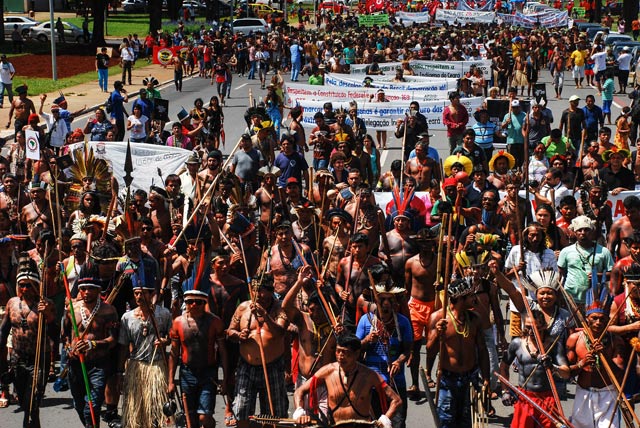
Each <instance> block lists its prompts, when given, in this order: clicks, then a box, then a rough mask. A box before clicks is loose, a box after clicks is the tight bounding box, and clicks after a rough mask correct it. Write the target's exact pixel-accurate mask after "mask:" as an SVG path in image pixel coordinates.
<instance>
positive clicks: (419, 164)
mask: <svg viewBox="0 0 640 428" xmlns="http://www.w3.org/2000/svg"><path fill="white" fill-rule="evenodd" d="M427 149H428V147H426V146H425V144H424V143H422V142H420V141H418V142H417V143H416V148H415V151H416V157H415V158H410V159H409V160H407V163H406V165H405V173H406V174H407V175H410V176H411V177H413V178H415V179H416V190H417V191H428V190H429V187H430V186H431V180H432V179H434V178H435V179H436V180H438V181H440V178H441V177H440V167H439V166H438V164H437V162H436V161H435V160H434V159H433V158H430V157H429V156H427Z"/></svg>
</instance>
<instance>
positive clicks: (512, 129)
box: [502, 100, 527, 167]
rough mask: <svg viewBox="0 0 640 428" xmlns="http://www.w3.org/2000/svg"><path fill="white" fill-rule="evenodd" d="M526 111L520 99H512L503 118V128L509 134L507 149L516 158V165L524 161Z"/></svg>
mask: <svg viewBox="0 0 640 428" xmlns="http://www.w3.org/2000/svg"><path fill="white" fill-rule="evenodd" d="M526 116H527V115H526V113H525V112H523V111H522V107H521V106H520V101H518V100H513V101H511V109H510V110H509V113H507V114H505V115H504V118H503V119H502V129H503V130H504V132H505V133H506V134H507V151H508V152H509V153H511V155H512V156H513V157H514V158H515V159H516V166H517V167H520V166H522V163H523V162H524V134H523V128H524V126H525V119H526Z"/></svg>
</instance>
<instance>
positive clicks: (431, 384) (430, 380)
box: [427, 377, 436, 389]
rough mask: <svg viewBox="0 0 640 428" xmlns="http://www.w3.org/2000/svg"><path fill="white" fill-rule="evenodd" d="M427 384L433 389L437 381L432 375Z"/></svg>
mask: <svg viewBox="0 0 640 428" xmlns="http://www.w3.org/2000/svg"><path fill="white" fill-rule="evenodd" d="M427 385H429V389H433V388H435V387H436V383H435V381H434V380H433V379H431V378H430V377H428V378H427Z"/></svg>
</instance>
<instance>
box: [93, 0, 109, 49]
mask: <svg viewBox="0 0 640 428" xmlns="http://www.w3.org/2000/svg"><path fill="white" fill-rule="evenodd" d="M106 10H107V0H94V1H93V2H91V15H92V16H93V34H92V36H91V44H92V46H96V47H97V46H106V44H107V42H106V41H105V39H104V15H105V11H106Z"/></svg>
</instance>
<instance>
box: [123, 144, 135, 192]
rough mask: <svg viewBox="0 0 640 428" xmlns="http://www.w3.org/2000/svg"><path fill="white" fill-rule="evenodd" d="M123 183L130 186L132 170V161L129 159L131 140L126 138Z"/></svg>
mask: <svg viewBox="0 0 640 428" xmlns="http://www.w3.org/2000/svg"><path fill="white" fill-rule="evenodd" d="M124 172H125V176H124V184H126V185H127V187H129V186H131V182H133V176H132V175H131V173H132V172H133V161H132V160H131V141H129V140H127V155H126V156H125V158H124Z"/></svg>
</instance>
